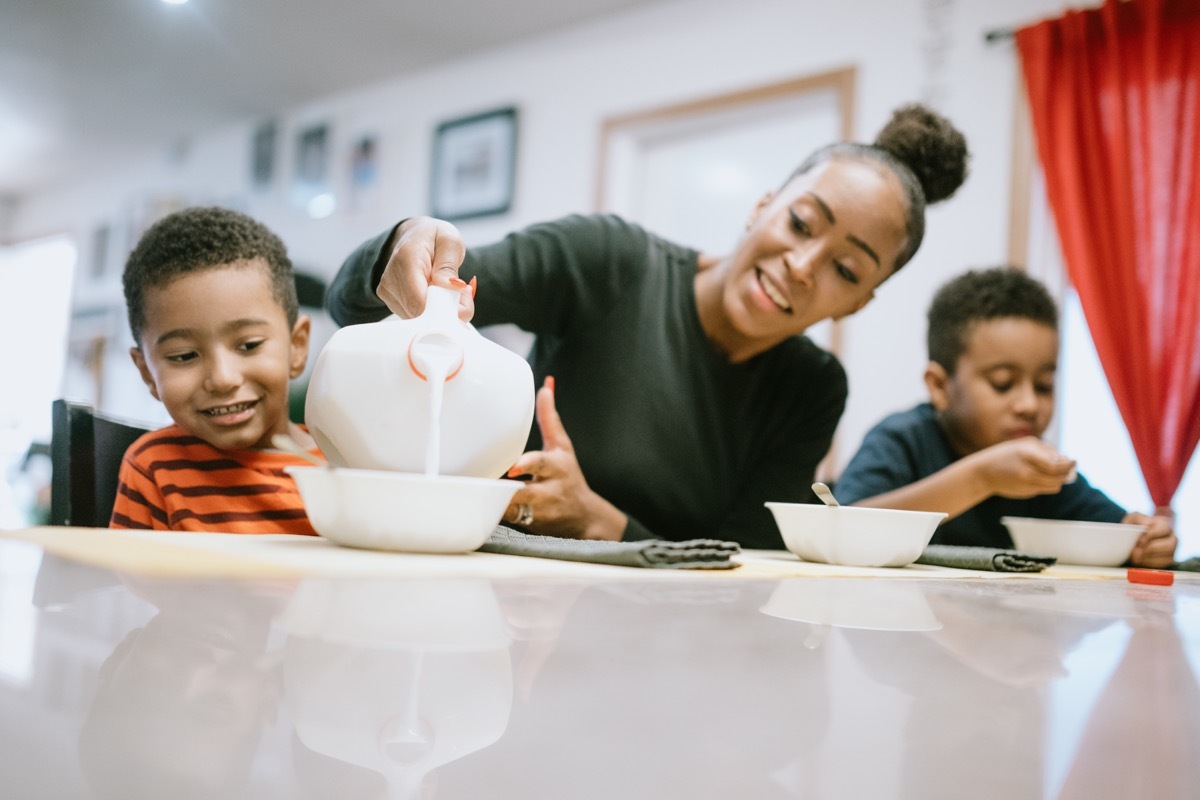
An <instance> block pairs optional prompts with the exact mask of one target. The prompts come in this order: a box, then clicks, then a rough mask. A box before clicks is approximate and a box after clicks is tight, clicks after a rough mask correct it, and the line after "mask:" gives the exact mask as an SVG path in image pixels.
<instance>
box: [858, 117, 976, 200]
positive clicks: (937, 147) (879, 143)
mask: <svg viewBox="0 0 1200 800" xmlns="http://www.w3.org/2000/svg"><path fill="white" fill-rule="evenodd" d="M875 146H876V147H878V148H879V149H881V150H885V151H887V152H888V153H890V154H891V155H892V156H895V157H896V158H897V159H898V160H899V161H901V162H902V163H903V164H904V165H905V166H907V167H908V168H909V169H911V170H912V171H913V174H914V175H915V176H916V177H917V181H918V182H919V183H920V184H921V189H922V190H924V192H925V202H926V203H936V202H938V201H939V200H945V199H946V198H948V197H950V196H951V195H953V194H954V192H955V191H957V190H958V187H959V186H962V183H963V181H964V180H965V179H966V177H967V159H968V158H969V154H968V153H967V140H966V138H965V137H964V136H963V135H962V133H961V132H959V130H958V129H957V128H955V127H954V125H953V124H952V123H951V122H950V120H948V119H946V118H945V117H943V116H942V115H941V114H938V113H937V112H936V111H934V110H933V109H931V108H929V107H928V106H924V105H921V104H920V103H912V104H909V105H904V106H900V107H899V108H897V109H896V110H895V111H893V112H892V118H891V119H890V120H888V123H887V124H886V125H884V126H883V130H881V131H880V132H879V135H878V136H876V137H875Z"/></svg>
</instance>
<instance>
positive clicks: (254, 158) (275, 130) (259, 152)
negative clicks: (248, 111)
mask: <svg viewBox="0 0 1200 800" xmlns="http://www.w3.org/2000/svg"><path fill="white" fill-rule="evenodd" d="M278 150H279V123H278V122H277V121H276V120H273V119H272V120H267V121H266V122H263V123H261V124H260V125H259V126H258V127H256V128H255V129H254V134H253V136H252V138H251V143H250V179H251V182H252V183H253V185H254V188H256V189H266V188H268V187H270V185H271V184H272V183H274V181H275V164H276V161H277V153H278Z"/></svg>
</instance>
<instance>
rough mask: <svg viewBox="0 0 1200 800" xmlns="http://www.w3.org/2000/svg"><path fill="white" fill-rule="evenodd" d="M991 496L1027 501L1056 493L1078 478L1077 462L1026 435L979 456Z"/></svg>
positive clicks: (985, 450)
mask: <svg viewBox="0 0 1200 800" xmlns="http://www.w3.org/2000/svg"><path fill="white" fill-rule="evenodd" d="M974 458H975V459H976V462H977V465H978V470H979V474H980V475H981V476H982V479H983V481H984V483H985V485H986V489H987V495H1000V496H1001V497H1013V498H1026V497H1034V496H1036V495H1040V494H1055V493H1057V492H1058V491H1059V490H1061V489H1062V487H1063V484H1064V483H1070V482H1071V480H1072V479H1073V477H1074V472H1075V462H1074V461H1073V460H1072V459H1069V458H1067V457H1066V456H1064V455H1062V454H1061V453H1059V452H1058V451H1057V450H1055V449H1054V448H1053V447H1051V446H1050V445H1048V444H1046V443H1045V442H1043V441H1042V440H1041V439H1037V438H1034V437H1033V436H1026V437H1023V438H1021V439H1013V440H1011V441H1007V442H1001V443H1000V444H995V445H992V446H991V447H987V448H984V449H983V450H980V451H979V452H978V453H976V454H975V456H974Z"/></svg>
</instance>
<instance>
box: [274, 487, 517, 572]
mask: <svg viewBox="0 0 1200 800" xmlns="http://www.w3.org/2000/svg"><path fill="white" fill-rule="evenodd" d="M286 469H287V472H288V474H290V475H291V476H292V477H293V478H295V479H296V486H297V487H298V488H299V489H300V496H301V497H302V498H303V499H304V508H305V510H306V511H307V512H308V519H309V521H310V522H312V526H313V528H315V529H316V531H317V533H319V534H321V535H322V536H324V537H325V538H327V539H330V540H332V541H334V542H337V543H338V544H341V545H346V546H347V547H365V548H370V549H373V550H400V551H403V552H408V553H469V552H471V551H472V550H477V549H479V547H480V546H481V545H482V544H483V543H484V542H485V541H487V538H488V535H489V534H490V533H491V532H492V531H493V530H494V529H495V527H496V525H497V524H498V523H499V522H500V519H501V517H503V516H504V510H505V509H506V508H507V507H508V502H509V501H510V500H511V499H512V496H513V495H514V494H516V492H517V489H519V488H521V483H520V481H509V480H498V479H493V478H464V477H459V476H454V475H438V476H433V477H429V476H426V475H414V474H412V473H408V472H387V471H383V470H368V469H343V468H337V469H327V468H325V467H287V468H286Z"/></svg>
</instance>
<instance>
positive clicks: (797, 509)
mask: <svg viewBox="0 0 1200 800" xmlns="http://www.w3.org/2000/svg"><path fill="white" fill-rule="evenodd" d="M766 506H767V508H769V509H771V513H772V514H774V515H775V524H776V525H777V526H778V527H779V532H780V533H781V534H783V542H784V544H785V545H787V549H788V550H791V551H792V552H793V553H795V554H796V555H798V556H800V557H801V558H803V559H804V560H805V561H818V562H821V563H824V564H840V565H842V566H847V567H904V566H907V565H909V564H911V563H912V562H914V561H916V560H917V558H918V557H920V555H921V551H922V550H924V549H925V546H926V545H928V544H929V540H930V539H932V538H933V532H934V531H935V530H937V526H938V523H939V522H941V521H942V520H943V519H945V518H946V515H945V514H943V513H941V512H933V511H897V510H895V509H890V508H859V507H857V506H838V507H836V508H835V507H833V506H826V505H814V504H811V503H767V504H766Z"/></svg>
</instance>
